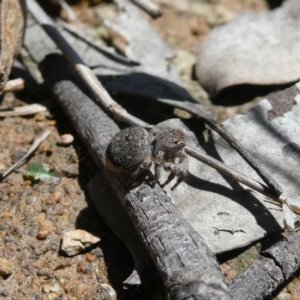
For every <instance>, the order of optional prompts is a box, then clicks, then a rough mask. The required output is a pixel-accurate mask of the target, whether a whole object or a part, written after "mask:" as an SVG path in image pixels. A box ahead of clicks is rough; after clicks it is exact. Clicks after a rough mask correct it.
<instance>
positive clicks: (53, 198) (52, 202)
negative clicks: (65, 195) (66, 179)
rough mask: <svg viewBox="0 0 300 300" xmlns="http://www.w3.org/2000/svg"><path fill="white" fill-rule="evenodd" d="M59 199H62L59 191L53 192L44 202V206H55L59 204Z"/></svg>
mask: <svg viewBox="0 0 300 300" xmlns="http://www.w3.org/2000/svg"><path fill="white" fill-rule="evenodd" d="M61 199H62V193H61V192H59V191H55V192H54V193H52V194H50V195H49V197H48V199H47V200H46V204H48V205H55V204H57V203H59V202H60V200H61Z"/></svg>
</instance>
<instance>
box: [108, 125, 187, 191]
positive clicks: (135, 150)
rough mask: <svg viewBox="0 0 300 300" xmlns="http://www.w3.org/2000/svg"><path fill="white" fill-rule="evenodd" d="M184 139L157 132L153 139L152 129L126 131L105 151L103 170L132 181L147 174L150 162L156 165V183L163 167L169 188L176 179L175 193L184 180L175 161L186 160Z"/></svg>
mask: <svg viewBox="0 0 300 300" xmlns="http://www.w3.org/2000/svg"><path fill="white" fill-rule="evenodd" d="M185 145H186V137H185V135H184V133H183V132H182V131H180V130H177V129H167V130H162V131H160V132H159V133H158V134H157V135H156V136H155V137H154V138H153V133H152V127H151V126H148V127H146V128H143V127H129V128H126V129H124V130H122V131H120V132H119V133H117V134H116V135H115V136H114V137H113V138H112V140H111V142H110V143H109V145H108V147H107V150H106V166H107V167H108V168H109V169H110V170H112V171H114V172H116V173H119V174H130V177H131V178H132V179H134V178H136V177H137V176H138V175H139V174H140V173H142V172H143V171H145V170H149V168H150V167H151V164H152V161H153V162H154V163H155V177H156V180H157V181H158V180H159V177H160V170H161V167H163V168H164V169H165V170H166V171H170V175H169V177H168V179H167V181H166V182H165V183H164V184H163V186H165V185H166V184H168V183H169V182H170V181H171V180H172V179H173V178H174V177H175V176H178V179H177V182H176V184H175V185H174V186H173V187H172V190H173V189H175V188H176V187H177V186H178V184H180V183H181V182H182V181H183V180H184V179H185V178H186V176H187V174H188V172H187V170H185V169H183V168H182V167H181V166H179V165H178V164H176V163H175V159H176V158H178V159H179V162H180V163H181V162H182V161H183V160H184V158H185V157H186V154H185V151H184V146H185Z"/></svg>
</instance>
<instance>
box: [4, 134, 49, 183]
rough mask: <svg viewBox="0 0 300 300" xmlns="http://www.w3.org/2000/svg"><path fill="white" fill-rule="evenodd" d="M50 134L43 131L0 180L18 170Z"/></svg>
mask: <svg viewBox="0 0 300 300" xmlns="http://www.w3.org/2000/svg"><path fill="white" fill-rule="evenodd" d="M50 133H51V132H50V131H48V130H47V131H45V132H44V133H43V134H42V135H41V136H40V137H38V138H37V139H36V140H35V141H34V143H33V144H32V146H31V147H30V148H29V150H28V151H27V153H26V154H25V155H24V156H23V157H22V158H21V159H20V160H18V161H17V162H16V163H15V164H14V165H12V166H11V167H10V168H8V169H7V170H6V171H5V172H4V173H3V174H2V176H1V177H0V179H3V178H5V177H6V176H7V175H9V174H10V173H11V172H13V171H14V170H16V169H17V168H19V167H20V166H21V165H22V164H23V163H24V162H25V161H26V159H27V158H28V157H29V156H30V155H31V154H32V153H33V152H34V151H35V150H37V148H38V147H39V146H40V144H41V143H42V142H43V141H44V140H45V139H46V138H47V137H48V136H49V134H50Z"/></svg>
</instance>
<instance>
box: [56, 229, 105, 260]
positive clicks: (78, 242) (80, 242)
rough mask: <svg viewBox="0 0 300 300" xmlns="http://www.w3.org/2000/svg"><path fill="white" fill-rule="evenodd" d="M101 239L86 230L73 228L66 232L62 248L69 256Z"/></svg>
mask: <svg viewBox="0 0 300 300" xmlns="http://www.w3.org/2000/svg"><path fill="white" fill-rule="evenodd" d="M99 241H100V238H98V237H96V236H94V235H92V234H90V233H89V232H87V231H85V230H81V229H77V230H72V231H68V232H66V233H64V235H63V238H62V245H61V249H62V250H63V251H64V252H66V254H67V255H68V256H73V255H76V254H78V253H79V252H81V251H83V250H85V249H87V248H89V247H90V246H92V245H93V244H95V243H98V242H99Z"/></svg>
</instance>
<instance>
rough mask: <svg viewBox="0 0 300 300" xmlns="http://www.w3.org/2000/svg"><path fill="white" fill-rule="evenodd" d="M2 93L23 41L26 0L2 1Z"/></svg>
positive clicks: (0, 89)
mask: <svg viewBox="0 0 300 300" xmlns="http://www.w3.org/2000/svg"><path fill="white" fill-rule="evenodd" d="M0 17H1V23H0V26H1V28H0V31H1V36H0V40H1V45H0V49H1V52H0V94H1V93H2V90H3V87H4V85H5V83H6V81H7V80H8V76H9V74H10V71H11V68H12V65H13V62H14V60H15V57H16V56H17V55H18V53H19V51H20V49H21V46H22V42H23V34H24V27H25V21H26V9H25V1H24V0H3V1H1V16H0Z"/></svg>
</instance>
